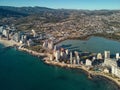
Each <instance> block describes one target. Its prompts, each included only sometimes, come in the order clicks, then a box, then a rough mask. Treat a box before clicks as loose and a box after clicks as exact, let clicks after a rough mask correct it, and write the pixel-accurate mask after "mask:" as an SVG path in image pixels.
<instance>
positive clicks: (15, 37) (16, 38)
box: [13, 32, 21, 42]
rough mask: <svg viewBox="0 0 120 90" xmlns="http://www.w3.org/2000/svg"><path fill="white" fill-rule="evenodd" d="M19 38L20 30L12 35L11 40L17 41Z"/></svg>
mask: <svg viewBox="0 0 120 90" xmlns="http://www.w3.org/2000/svg"><path fill="white" fill-rule="evenodd" d="M20 39H21V33H20V32H18V33H15V34H14V35H13V40H14V41H15V42H19V41H20Z"/></svg>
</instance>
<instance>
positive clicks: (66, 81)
mask: <svg viewBox="0 0 120 90" xmlns="http://www.w3.org/2000/svg"><path fill="white" fill-rule="evenodd" d="M96 38H97V37H95V38H92V39H93V40H94V39H96ZM99 39H101V40H104V39H103V38H97V40H99ZM90 40H91V39H90ZM105 40H106V43H108V44H109V42H113V45H114V44H115V46H116V43H117V44H118V45H119V44H120V43H118V42H114V41H109V40H107V39H105ZM105 40H104V41H105ZM82 42H84V41H80V42H78V43H77V42H76V41H74V43H73V41H72V43H71V41H65V44H67V43H68V44H71V48H73V47H76V46H77V45H78V46H80V48H82V47H83V46H81V44H82ZM85 42H86V44H87V43H88V42H89V45H90V41H89V40H88V42H87V41H85ZM101 42H102V41H101ZM62 43H64V42H62ZM79 43H80V44H79ZM91 43H92V40H91ZM96 44H98V43H96ZM92 45H94V46H95V44H92ZM104 46H106V45H104ZM92 47H93V46H92ZM108 47H109V45H108ZM69 48H70V47H69ZM84 48H85V47H84ZM88 48H89V47H88ZM98 48H100V47H98ZM115 48H116V47H115ZM117 48H118V49H120V48H119V47H117ZM86 50H88V49H86ZM90 50H91V49H90ZM96 50H97V49H96ZM99 50H100V49H99ZM113 51H114V50H113ZM41 60H42V59H40V58H37V57H33V56H31V55H29V54H27V53H24V52H20V51H17V50H15V49H14V48H8V49H5V48H4V46H2V45H0V90H119V89H118V88H117V87H116V86H115V85H114V84H113V83H111V82H108V81H106V80H104V79H100V78H95V79H93V80H90V79H88V77H87V75H86V74H85V73H83V72H82V71H81V70H72V69H66V68H60V67H56V66H50V65H46V64H44V63H43V62H42V61H41Z"/></svg>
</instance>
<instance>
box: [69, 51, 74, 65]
mask: <svg viewBox="0 0 120 90" xmlns="http://www.w3.org/2000/svg"><path fill="white" fill-rule="evenodd" d="M70 64H73V56H72V52H70Z"/></svg>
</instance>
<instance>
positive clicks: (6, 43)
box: [0, 39, 21, 47]
mask: <svg viewBox="0 0 120 90" xmlns="http://www.w3.org/2000/svg"><path fill="white" fill-rule="evenodd" d="M0 43H1V44H3V45H4V46H5V47H9V46H13V45H18V46H20V45H21V44H20V43H17V42H15V41H13V40H5V39H0Z"/></svg>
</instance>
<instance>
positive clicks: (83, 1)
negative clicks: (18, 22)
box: [0, 0, 120, 9]
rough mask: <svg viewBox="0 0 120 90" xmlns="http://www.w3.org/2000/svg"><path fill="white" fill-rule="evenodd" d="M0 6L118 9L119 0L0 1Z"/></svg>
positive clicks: (119, 7)
mask: <svg viewBox="0 0 120 90" xmlns="http://www.w3.org/2000/svg"><path fill="white" fill-rule="evenodd" d="M0 6H17V7H21V6H41V7H49V8H66V9H120V0H0Z"/></svg>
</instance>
